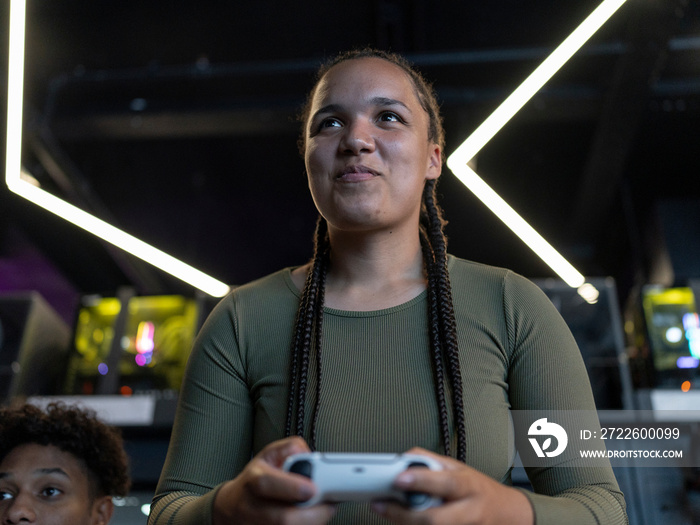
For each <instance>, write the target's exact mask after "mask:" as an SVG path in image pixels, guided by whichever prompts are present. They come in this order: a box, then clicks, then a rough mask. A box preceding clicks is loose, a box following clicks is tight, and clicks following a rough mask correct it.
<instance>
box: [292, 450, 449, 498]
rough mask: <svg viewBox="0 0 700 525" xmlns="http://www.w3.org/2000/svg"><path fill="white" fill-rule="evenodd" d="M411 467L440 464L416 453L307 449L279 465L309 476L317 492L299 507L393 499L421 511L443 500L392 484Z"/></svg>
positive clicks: (431, 467) (433, 468)
mask: <svg viewBox="0 0 700 525" xmlns="http://www.w3.org/2000/svg"><path fill="white" fill-rule="evenodd" d="M413 467H423V468H429V469H431V470H442V465H440V463H438V462H437V461H435V460H434V459H431V458H429V457H426V456H421V455H418V454H344V453H322V452H308V453H304V454H294V455H293V456H289V457H288V458H287V460H286V461H285V462H284V465H283V466H282V468H283V470H285V471H287V472H294V473H296V474H301V475H302V476H306V477H307V478H310V479H311V480H312V481H313V482H314V483H315V484H316V487H317V492H316V494H315V495H314V496H313V497H312V498H311V499H310V500H308V501H305V502H303V503H300V506H305V507H306V506H311V505H316V504H317V503H321V502H328V503H339V502H343V501H374V500H394V501H398V502H399V503H401V504H403V505H405V506H407V507H409V508H411V509H413V510H424V509H428V508H430V507H435V506H437V505H440V504H441V503H442V501H441V500H440V499H438V498H433V497H431V496H429V495H428V494H424V493H421V492H405V491H402V490H397V489H395V488H394V487H393V484H394V480H395V479H396V476H398V475H399V474H400V473H402V472H403V471H405V470H406V469H409V468H413Z"/></svg>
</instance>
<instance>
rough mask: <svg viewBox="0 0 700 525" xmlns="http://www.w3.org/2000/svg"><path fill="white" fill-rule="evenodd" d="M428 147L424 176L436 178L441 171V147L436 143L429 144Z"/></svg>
mask: <svg viewBox="0 0 700 525" xmlns="http://www.w3.org/2000/svg"><path fill="white" fill-rule="evenodd" d="M428 147H429V148H430V151H429V152H428V173H427V175H426V177H425V178H426V179H428V180H431V179H437V178H438V177H439V176H440V173H442V149H441V148H440V146H439V145H437V144H430V145H429V146H428Z"/></svg>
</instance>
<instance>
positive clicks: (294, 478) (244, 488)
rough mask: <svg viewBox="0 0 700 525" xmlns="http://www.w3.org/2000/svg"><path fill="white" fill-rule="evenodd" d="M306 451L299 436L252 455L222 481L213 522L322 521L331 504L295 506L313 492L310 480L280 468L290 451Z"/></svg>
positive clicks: (328, 515) (327, 516)
mask: <svg viewBox="0 0 700 525" xmlns="http://www.w3.org/2000/svg"><path fill="white" fill-rule="evenodd" d="M301 452H309V447H308V445H307V444H306V442H305V441H304V440H303V439H301V438H300V437H290V438H286V439H282V440H280V441H275V442H273V443H270V444H269V445H268V446H266V447H265V448H264V449H263V450H261V451H260V453H259V454H258V455H257V456H255V457H254V458H253V459H252V460H250V462H249V463H248V465H246V467H245V469H243V471H242V472H241V473H240V474H239V475H238V476H237V477H236V478H235V479H233V480H232V481H229V482H228V483H226V484H225V485H224V486H223V487H221V489H220V490H219V492H218V493H217V494H216V498H215V499H214V519H213V522H214V525H224V524H231V523H236V524H241V525H244V524H249V523H250V524H256V525H265V524H275V523H284V524H286V525H293V524H296V523H298V524H311V525H314V524H323V523H326V522H327V521H328V520H329V519H330V518H331V516H333V513H334V512H335V508H334V507H333V506H331V505H315V506H313V507H296V506H295V503H299V502H302V501H306V500H308V499H309V498H310V497H311V496H313V495H314V493H315V492H316V487H315V486H314V484H313V483H312V482H311V480H309V479H307V478H305V477H303V476H300V475H298V474H292V473H289V472H284V471H283V470H282V469H281V467H282V464H283V463H284V460H285V459H286V458H287V457H288V456H291V455H292V454H297V453H301Z"/></svg>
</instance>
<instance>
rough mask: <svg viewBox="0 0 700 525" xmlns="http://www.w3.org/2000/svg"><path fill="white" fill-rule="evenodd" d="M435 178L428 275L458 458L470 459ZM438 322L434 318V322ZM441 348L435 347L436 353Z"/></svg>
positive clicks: (426, 195) (427, 195) (428, 192)
mask: <svg viewBox="0 0 700 525" xmlns="http://www.w3.org/2000/svg"><path fill="white" fill-rule="evenodd" d="M435 183H436V181H435V180H430V181H428V182H427V183H426V185H425V189H424V191H423V203H424V204H425V209H424V213H425V218H427V221H425V220H424V223H425V222H427V224H426V226H427V228H426V229H427V233H428V238H429V240H430V245H431V247H432V251H433V255H434V264H433V265H431V266H429V269H431V268H432V269H433V272H431V273H432V274H433V275H432V276H430V277H429V278H428V285H429V286H435V292H434V293H435V296H436V298H437V321H438V322H439V324H440V342H441V346H442V349H443V351H444V354H445V356H446V360H447V363H448V365H449V366H448V369H447V370H448V377H449V380H450V387H451V390H452V411H453V414H454V424H455V429H456V431H457V458H458V459H459V460H461V461H465V460H466V455H467V442H466V424H465V421H464V402H463V395H462V391H463V386H462V372H461V369H460V365H459V348H458V345H457V328H456V322H455V315H454V308H453V305H452V287H451V285H450V277H449V274H448V271H447V242H446V240H445V235H444V233H443V228H444V225H445V220H444V218H443V216H442V211H441V210H440V208H439V207H438V206H437V204H436V202H435ZM431 322H434V321H431ZM437 352H438V350H437V349H435V350H434V352H433V353H434V354H435V353H437Z"/></svg>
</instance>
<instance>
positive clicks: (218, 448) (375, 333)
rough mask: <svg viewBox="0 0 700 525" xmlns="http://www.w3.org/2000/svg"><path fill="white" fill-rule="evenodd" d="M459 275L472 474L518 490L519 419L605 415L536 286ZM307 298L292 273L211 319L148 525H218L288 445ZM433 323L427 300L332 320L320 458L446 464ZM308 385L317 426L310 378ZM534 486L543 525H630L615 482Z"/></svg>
mask: <svg viewBox="0 0 700 525" xmlns="http://www.w3.org/2000/svg"><path fill="white" fill-rule="evenodd" d="M448 269H449V272H450V280H451V283H452V294H453V303H454V309H455V317H456V320H457V333H458V341H459V352H460V366H461V373H462V380H463V384H464V410H465V418H466V428H467V463H468V464H469V465H471V466H473V467H474V468H476V469H478V470H480V471H481V472H484V473H486V474H487V475H489V476H491V477H492V478H494V479H496V480H499V481H501V482H503V483H507V484H510V471H511V468H512V462H513V457H514V454H515V451H514V445H513V441H512V432H510V430H511V428H512V423H511V418H510V410H535V409H556V410H574V409H576V410H592V409H594V402H593V396H592V394H591V388H590V384H589V381H588V376H587V374H586V369H585V366H584V363H583V360H582V359H581V355H580V352H579V350H578V347H577V346H576V342H575V341H574V339H573V336H572V335H571V333H570V331H569V329H568V327H567V326H566V324H565V322H564V321H563V319H562V318H561V316H560V315H559V313H558V312H557V311H556V309H555V308H554V306H553V305H552V303H551V301H550V300H549V299H548V298H547V297H546V296H545V295H544V293H542V292H541V291H540V289H539V288H537V286H535V285H534V284H533V283H531V282H530V281H528V280H527V279H525V278H523V277H521V276H519V275H517V274H515V273H513V272H511V271H509V270H504V269H500V268H495V267H490V266H485V265H482V264H476V263H472V262H468V261H465V260H461V259H458V258H455V257H453V256H450V257H449V261H448ZM299 297H300V294H299V291H298V290H297V289H296V287H295V286H294V284H293V283H292V280H291V270H290V269H284V270H281V271H279V272H277V273H274V274H272V275H269V276H267V277H264V278H262V279H260V280H257V281H255V282H252V283H249V284H247V285H244V286H240V287H238V288H236V289H235V290H233V291H232V292H231V293H230V294H229V295H228V296H227V297H226V298H224V299H223V300H222V301H221V302H220V303H219V305H217V307H216V308H215V309H214V311H213V312H212V314H211V315H210V316H209V318H208V320H207V322H206V323H205V325H204V327H203V328H202V330H201V332H200V334H199V336H198V338H197V341H196V343H195V345H194V348H193V351H192V354H191V356H190V359H189V363H188V368H187V372H186V375H185V380H184V383H183V387H182V391H181V394H180V400H179V406H178V410H177V416H176V419H175V425H174V428H173V434H172V439H171V442H170V448H169V451H168V456H167V459H166V462H165V466H164V469H163V472H162V475H161V479H160V482H159V485H158V488H157V491H156V496H155V498H154V505H153V507H152V511H151V516H150V518H149V524H151V525H156V524H157V525H162V524H166V523H173V524H192V525H195V524H196V525H201V524H206V523H211V506H212V503H213V499H214V494H215V492H216V488H217V487H218V486H219V485H220V484H222V483H223V482H225V481H227V480H230V479H232V478H234V477H235V476H236V475H237V474H238V473H240V472H241V470H242V469H243V467H244V466H245V465H246V463H247V462H248V461H249V459H250V458H251V457H252V456H253V455H255V454H256V453H257V452H258V451H260V450H261V449H262V448H263V447H264V446H265V445H266V444H268V443H270V442H271V441H274V440H277V439H280V438H283V437H284V427H285V420H286V407H287V398H288V385H289V377H288V376H289V372H288V368H289V363H290V347H291V338H292V333H293V328H294V322H295V316H296V311H297V307H298V304H299ZM427 319H428V314H427V300H426V292H423V293H422V294H421V295H419V296H418V297H416V298H414V299H412V300H411V301H408V302H407V303H405V304H401V305H399V306H396V307H393V308H388V309H385V310H380V311H370V312H349V311H340V310H335V309H332V308H326V309H325V311H324V317H323V349H322V378H323V381H322V393H321V404H320V415H319V420H318V426H317V443H316V445H317V449H318V450H320V451H328V452H403V451H405V450H407V449H409V448H411V447H413V446H420V447H424V448H426V449H429V450H434V451H436V452H442V443H441V437H440V432H439V423H438V410H437V401H436V394H435V386H434V379H433V373H432V365H431V357H430V350H429V348H430V347H429V342H428V324H427ZM312 361H313V360H312ZM312 365H313V363H312ZM309 377H310V384H309V388H308V395H307V414H309V413H310V407H311V406H312V403H313V401H314V397H315V396H314V391H315V388H314V385H315V377H316V374H315V370H314V369H313V366H312V369H311V371H310V376H309ZM308 419H309V418H307V420H308ZM509 436H511V438H510V439H509ZM455 442H456V438H455V437H454V436H453V438H452V443H453V444H454V443H455ZM453 446H454V445H453ZM528 476H529V477H530V480H531V482H532V485H533V487H534V489H535V491H536V493H535V494H533V493H531V492H529V491H525V493H526V495H527V496H528V498H529V499H530V501H531V503H532V505H533V508H534V510H535V515H536V522H537V525H545V524H550V523H551V524H557V525H558V524H561V523H567V524H570V525H576V524H588V523H591V524H594V523H606V524H624V523H627V517H626V514H625V510H624V509H625V504H624V499H623V496H622V494H621V493H620V491H619V488H618V485H617V482H616V480H615V477H614V475H613V472H612V469H610V468H595V469H593V468H582V467H579V468H575V467H569V466H567V467H563V468H538V469H528ZM331 523H335V524H346V523H347V524H349V523H382V520H381V519H380V518H379V517H378V516H376V515H375V514H373V513H371V511H370V510H369V507H368V505H360V504H342V505H340V507H339V510H338V513H337V514H336V516H335V517H334V518H333V521H332V522H331Z"/></svg>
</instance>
